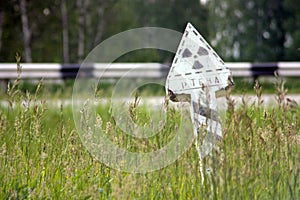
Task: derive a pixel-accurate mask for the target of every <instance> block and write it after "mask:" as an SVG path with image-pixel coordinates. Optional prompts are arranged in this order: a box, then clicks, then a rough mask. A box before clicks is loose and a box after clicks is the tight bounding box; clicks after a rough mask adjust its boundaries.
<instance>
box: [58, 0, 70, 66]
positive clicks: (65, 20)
mask: <svg viewBox="0 0 300 200" xmlns="http://www.w3.org/2000/svg"><path fill="white" fill-rule="evenodd" d="M60 8H61V19H62V26H63V27H62V28H63V56H64V63H70V54H69V31H68V28H69V27H68V13H67V6H66V0H61V6H60Z"/></svg>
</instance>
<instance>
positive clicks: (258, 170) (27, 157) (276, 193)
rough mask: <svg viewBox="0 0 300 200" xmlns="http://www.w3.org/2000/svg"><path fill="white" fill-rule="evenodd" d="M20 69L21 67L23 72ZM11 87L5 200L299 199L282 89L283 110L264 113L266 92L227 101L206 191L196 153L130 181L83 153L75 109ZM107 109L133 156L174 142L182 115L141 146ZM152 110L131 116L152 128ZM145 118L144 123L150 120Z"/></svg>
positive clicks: (2, 139) (297, 147)
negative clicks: (254, 97) (240, 101)
mask: <svg viewBox="0 0 300 200" xmlns="http://www.w3.org/2000/svg"><path fill="white" fill-rule="evenodd" d="M19 67H20V66H19ZM19 82H20V79H19V78H18V79H17V80H16V81H15V82H14V83H13V84H11V85H9V87H8V88H9V89H8V91H7V98H6V99H4V100H2V102H3V101H5V102H9V103H8V104H7V105H1V109H0V168H1V172H0V180H1V185H0V197H1V199H26V198H32V199H36V198H39V199H40V198H53V199H66V198H72V199H97V198H98V199H297V198H299V196H300V176H299V172H300V133H299V132H300V125H299V124H300V120H299V116H300V110H299V107H298V105H297V103H296V102H294V101H293V100H291V99H287V98H286V93H287V91H286V89H285V88H284V83H283V82H282V81H281V80H280V79H278V81H277V84H276V85H275V89H276V94H277V105H273V106H272V107H270V108H266V107H263V106H262V101H263V99H262V96H261V94H262V88H261V87H260V85H259V84H258V82H257V83H256V84H255V86H254V91H255V93H256V95H257V101H256V102H255V103H253V104H250V105H249V104H248V102H247V101H246V100H244V101H243V104H242V105H241V106H236V105H235V102H234V101H233V100H232V98H231V96H230V95H227V101H228V108H227V111H226V115H224V117H223V119H222V121H223V133H224V137H223V140H222V141H219V143H218V146H219V148H218V150H216V151H214V152H213V155H212V156H211V157H208V158H206V160H205V162H204V165H209V166H210V167H212V171H211V173H210V174H206V176H205V181H204V183H203V184H201V177H200V174H199V163H198V154H197V152H196V150H195V147H194V146H193V147H192V148H190V149H189V150H188V151H187V152H186V153H185V154H184V155H183V156H182V157H181V158H180V159H179V160H177V161H176V162H174V163H173V164H171V165H169V166H167V167H166V168H163V169H161V170H158V171H155V172H151V173H146V174H128V173H123V172H119V171H116V170H114V169H111V168H109V167H107V166H105V165H103V164H101V163H99V162H97V161H96V160H95V159H94V158H93V157H91V155H90V154H89V152H87V151H86V150H85V148H84V147H83V145H82V144H81V141H80V139H79V137H78V134H77V131H76V129H75V128H74V127H75V126H74V122H73V119H72V111H71V107H69V106H63V105H61V106H60V107H53V106H50V104H48V103H47V101H45V100H44V99H40V98H37V96H38V94H39V91H40V89H41V88H42V87H43V86H42V82H41V83H40V84H38V85H37V86H36V89H35V92H34V93H22V92H20V90H19V89H18V84H19ZM108 110H109V105H99V107H98V110H97V112H98V113H99V114H100V116H101V119H100V121H101V122H99V123H101V126H102V128H103V130H105V131H106V133H107V135H108V136H110V138H111V139H112V140H114V139H115V142H116V143H118V144H119V145H120V146H122V147H123V148H126V149H128V150H131V151H150V150H153V149H157V148H161V147H163V146H164V145H165V144H166V143H167V142H168V141H170V139H172V130H174V129H175V128H176V126H177V125H178V123H180V121H179V119H180V117H179V116H180V113H178V112H177V111H176V109H172V108H169V110H168V113H167V116H168V119H167V122H166V125H165V128H164V130H163V131H162V132H161V133H159V134H158V135H157V136H155V137H153V138H150V139H149V140H147V139H145V140H142V139H135V138H133V137H130V136H128V135H126V134H123V133H122V131H120V130H119V129H118V127H116V126H115V122H114V119H113V118H112V116H110V113H109V111H108ZM145 110H146V109H145V108H144V107H143V106H140V105H139V104H138V103H137V102H133V104H131V105H130V107H129V108H128V114H129V115H131V117H132V118H133V119H134V120H135V121H136V122H137V123H142V124H147V122H148V121H149V119H148V117H149V116H148V115H147V113H145V112H146V111H145ZM145 116H146V117H145Z"/></svg>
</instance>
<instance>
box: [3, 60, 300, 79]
mask: <svg viewBox="0 0 300 200" xmlns="http://www.w3.org/2000/svg"><path fill="white" fill-rule="evenodd" d="M226 65H227V66H228V68H229V69H231V71H232V75H233V76H234V77H258V76H273V75H274V72H275V71H277V73H278V75H279V76H283V77H300V62H277V63H245V62H241V63H226ZM21 66H22V73H21V78H22V79H41V78H44V79H67V78H76V76H77V75H78V77H81V78H84V77H87V78H88V77H101V78H105V79H113V78H120V77H122V76H124V75H126V76H127V77H130V78H163V77H166V76H167V74H168V72H169V69H170V64H161V63H112V64H107V63H94V64H86V65H85V66H82V68H81V69H80V65H79V64H55V63H24V64H21ZM79 69H80V71H79ZM78 71H79V73H78ZM17 75H18V73H17V65H16V64H15V63H0V80H1V79H2V80H7V79H15V78H16V77H17Z"/></svg>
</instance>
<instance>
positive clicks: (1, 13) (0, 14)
mask: <svg viewBox="0 0 300 200" xmlns="http://www.w3.org/2000/svg"><path fill="white" fill-rule="evenodd" d="M3 18H4V10H3V9H2V6H1V8H0V52H1V47H2V33H3Z"/></svg>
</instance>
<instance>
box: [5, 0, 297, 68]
mask: <svg viewBox="0 0 300 200" xmlns="http://www.w3.org/2000/svg"><path fill="white" fill-rule="evenodd" d="M299 3H300V2H299V0H244V1H240V0H223V1H217V0H200V1H199V0H119V1H117V0H51V1H50V0H43V1H38V0H35V1H34V0H9V1H1V4H0V62H14V61H15V54H16V52H19V53H20V54H21V56H22V62H58V63H78V62H79V63H80V62H81V61H82V60H83V59H84V58H85V56H86V55H87V54H88V53H89V52H90V51H91V50H92V49H93V48H94V47H95V46H96V45H97V44H99V43H100V42H101V41H103V40H105V39H106V38H108V37H111V36H113V35H114V34H117V33H119V32H122V31H125V30H128V29H132V28H137V27H144V26H157V27H164V28H169V29H174V30H177V31H180V32H182V31H183V30H184V27H185V25H186V22H188V21H190V22H192V24H194V26H195V27H196V28H197V29H198V30H199V31H200V33H201V34H202V35H203V36H204V37H205V38H206V39H207V40H208V41H209V42H210V43H211V44H212V46H214V47H215V48H216V51H217V52H218V53H219V54H220V56H221V57H222V58H223V59H224V60H225V61H250V62H259V61H295V60H299V59H300V51H299V47H300V12H298V11H297V10H298V5H299ZM140 51H141V52H136V53H134V54H133V55H131V56H127V57H126V56H124V58H121V59H120V61H131V62H134V61H137V62H167V61H168V59H170V58H169V57H171V55H167V54H165V53H161V52H159V51H157V50H140Z"/></svg>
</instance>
